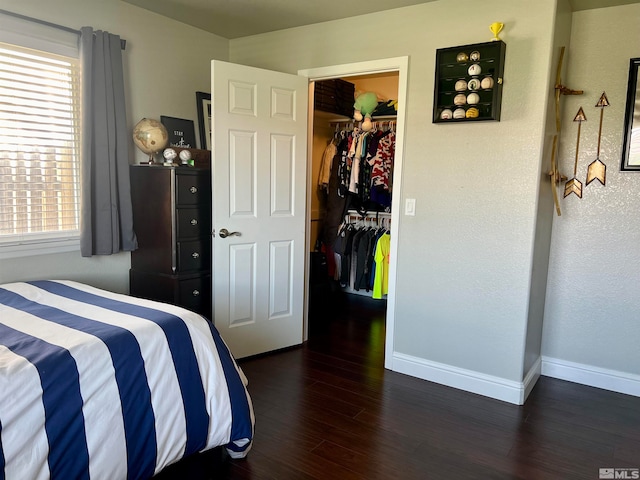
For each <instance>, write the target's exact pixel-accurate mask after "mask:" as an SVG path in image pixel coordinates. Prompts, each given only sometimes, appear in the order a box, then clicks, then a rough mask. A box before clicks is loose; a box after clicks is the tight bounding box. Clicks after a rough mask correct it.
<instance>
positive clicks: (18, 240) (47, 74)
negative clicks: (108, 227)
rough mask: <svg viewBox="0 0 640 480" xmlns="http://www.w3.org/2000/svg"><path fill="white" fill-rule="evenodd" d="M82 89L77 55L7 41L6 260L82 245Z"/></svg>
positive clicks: (2, 94)
mask: <svg viewBox="0 0 640 480" xmlns="http://www.w3.org/2000/svg"><path fill="white" fill-rule="evenodd" d="M76 41H77V40H76ZM79 88H80V61H79V59H78V56H77V55H75V56H67V55H60V54H58V53H52V52H50V51H44V50H39V49H34V48H27V47H23V46H17V45H14V44H10V43H2V42H0V247H1V249H2V250H3V252H2V253H4V254H5V255H6V253H7V251H10V250H16V249H18V250H24V249H25V248H26V249H27V250H33V248H34V245H45V246H46V245H49V246H51V245H54V244H58V245H61V244H63V243H64V242H67V244H68V243H69V240H71V243H72V244H74V245H75V246H77V244H78V237H79V218H80V164H79V159H80V154H79V153H80V128H79V125H80V90H79ZM49 248H50V247H49ZM10 256H14V255H10Z"/></svg>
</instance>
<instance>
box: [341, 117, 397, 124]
mask: <svg viewBox="0 0 640 480" xmlns="http://www.w3.org/2000/svg"><path fill="white" fill-rule="evenodd" d="M397 118H398V116H397V115H380V116H379V117H371V121H372V122H386V121H388V120H396V119H397ZM359 121H360V120H355V119H353V118H333V119H331V120H329V123H358V122H359Z"/></svg>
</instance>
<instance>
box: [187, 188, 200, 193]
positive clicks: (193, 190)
mask: <svg viewBox="0 0 640 480" xmlns="http://www.w3.org/2000/svg"><path fill="white" fill-rule="evenodd" d="M189 191H190V192H191V193H198V188H197V187H191V188H190V189H189Z"/></svg>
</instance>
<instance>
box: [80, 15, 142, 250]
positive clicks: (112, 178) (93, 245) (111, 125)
mask: <svg viewBox="0 0 640 480" xmlns="http://www.w3.org/2000/svg"><path fill="white" fill-rule="evenodd" d="M80 57H81V59H82V75H83V81H82V177H81V178H82V203H81V205H82V206H81V214H80V219H81V223H80V251H81V254H82V256H83V257H90V256H92V255H111V254H112V253H117V252H119V251H131V250H135V249H136V248H137V240H136V235H135V233H134V231H133V214H132V209H131V193H130V181H129V148H130V146H129V145H130V136H129V134H128V130H127V119H126V112H125V99H124V75H123V71H122V50H121V46H120V37H119V36H118V35H113V34H110V33H108V32H102V31H100V30H97V31H94V30H93V29H92V28H91V27H83V28H82V29H81V31H80Z"/></svg>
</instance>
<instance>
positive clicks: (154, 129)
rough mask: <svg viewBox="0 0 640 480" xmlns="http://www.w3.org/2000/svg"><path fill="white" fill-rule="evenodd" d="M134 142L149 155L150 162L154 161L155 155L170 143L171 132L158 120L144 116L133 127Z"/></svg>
mask: <svg viewBox="0 0 640 480" xmlns="http://www.w3.org/2000/svg"><path fill="white" fill-rule="evenodd" d="M133 143H135V144H136V147H138V148H139V149H140V150H142V151H143V152H144V153H146V154H147V155H149V164H150V165H152V164H153V163H154V159H153V156H154V154H156V153H158V152H159V151H160V150H162V149H163V148H164V147H166V146H167V144H168V143H169V133H168V132H167V129H166V128H165V126H164V125H163V124H162V123H160V122H159V121H158V120H154V119H152V118H143V119H142V120H140V121H139V122H138V123H137V124H136V126H135V127H133Z"/></svg>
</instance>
